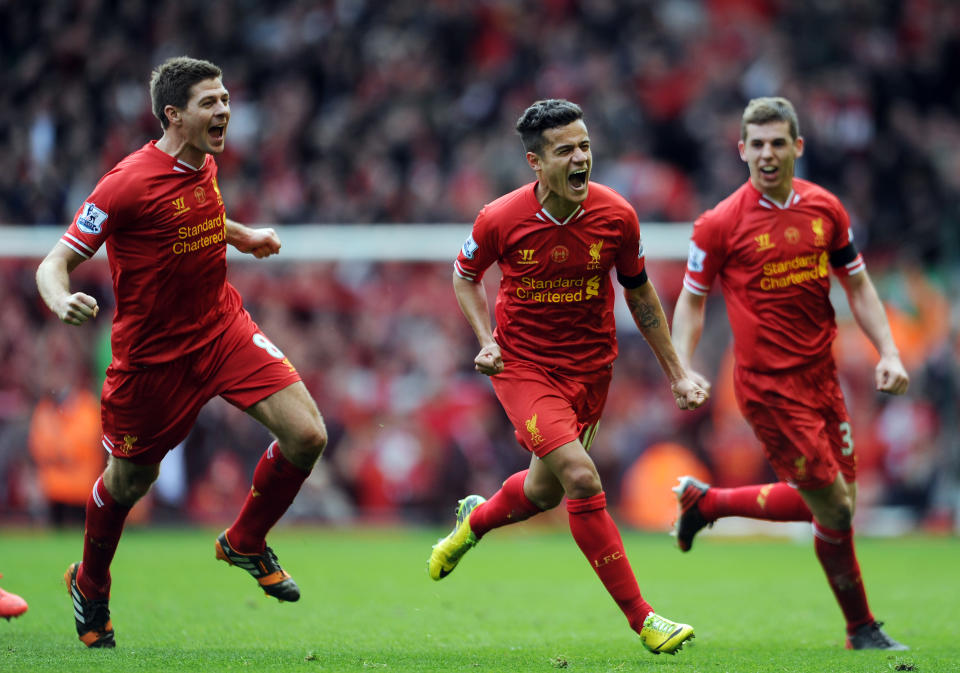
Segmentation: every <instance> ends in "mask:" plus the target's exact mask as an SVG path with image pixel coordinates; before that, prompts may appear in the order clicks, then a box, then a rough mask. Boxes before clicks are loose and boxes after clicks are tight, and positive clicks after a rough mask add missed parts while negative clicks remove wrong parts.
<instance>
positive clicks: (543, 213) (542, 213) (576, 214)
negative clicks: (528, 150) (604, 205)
mask: <svg viewBox="0 0 960 673" xmlns="http://www.w3.org/2000/svg"><path fill="white" fill-rule="evenodd" d="M530 194H531V195H532V196H533V202H534V203H535V204H536V205H537V208H539V210H537V212H536V216H537V219H538V220H541V221H542V222H553V223H554V224H555V225H557V226H558V227H562V226H564V225H566V224H569V223H571V222H573V221H574V220H579V219H580V218H581V217H583V216H584V215H585V214H586V212H587V211H586V210H584V208H583V204H582V203H581V204H580V205H578V206H577V207H576V208H574V209H573V212H572V213H570V214H569V215H567V216H566V217H565V218H564V219H563V220H558V219H557V218H555V217H554V216H553V215H551V214H550V213H549V212H548V211H547V209H546V208H544V207H543V206H542V205H541V204H540V202H539V201H538V200H537V183H536V182H534V183H533V189H532V190H531V192H530ZM587 198H589V196H588V197H587Z"/></svg>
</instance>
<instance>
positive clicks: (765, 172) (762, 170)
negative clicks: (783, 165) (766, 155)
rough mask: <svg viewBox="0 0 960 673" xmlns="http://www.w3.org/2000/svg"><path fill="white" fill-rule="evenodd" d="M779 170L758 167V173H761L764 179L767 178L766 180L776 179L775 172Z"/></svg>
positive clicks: (774, 167) (772, 167)
mask: <svg viewBox="0 0 960 673" xmlns="http://www.w3.org/2000/svg"><path fill="white" fill-rule="evenodd" d="M779 170H780V169H778V168H777V167H776V166H761V167H760V173H761V174H762V175H763V176H764V177H768V178H773V177H776V175H777V172H778V171H779Z"/></svg>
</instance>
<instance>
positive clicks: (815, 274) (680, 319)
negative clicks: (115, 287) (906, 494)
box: [673, 98, 909, 650]
mask: <svg viewBox="0 0 960 673" xmlns="http://www.w3.org/2000/svg"><path fill="white" fill-rule="evenodd" d="M739 148H740V157H741V158H742V159H743V161H745V162H746V163H747V166H748V168H749V170H750V179H749V180H748V181H747V182H746V183H745V184H744V185H743V186H742V187H740V188H739V189H738V190H737V191H735V192H734V193H733V194H732V195H730V196H729V197H727V198H726V199H724V200H723V201H721V202H720V204H719V205H717V207H716V208H714V209H712V210H709V211H707V212H706V213H704V214H703V215H702V216H701V217H700V218H699V219H698V220H697V222H696V223H695V225H694V228H693V238H692V240H691V243H690V257H689V261H688V263H687V274H686V277H685V278H684V283H683V285H684V289H683V290H682V291H681V294H680V298H679V300H678V301H677V308H676V312H675V314H674V320H673V330H674V338H675V341H676V344H677V350H678V351H679V353H680V356H681V358H682V359H683V361H684V363H685V364H687V365H689V363H690V362H691V360H692V358H693V353H694V350H695V349H696V346H697V343H698V342H699V340H700V335H701V333H702V331H703V321H704V307H705V303H706V296H707V293H708V292H709V290H710V286H711V285H712V284H713V281H714V280H715V279H719V280H720V287H721V289H722V290H723V296H724V299H725V300H726V304H727V313H728V315H729V318H730V324H731V326H732V330H733V338H734V355H735V358H736V370H735V374H734V388H735V391H736V397H737V402H738V404H739V405H740V409H741V411H742V412H743V415H744V416H745V417H746V419H747V420H748V421H749V422H750V424H751V426H752V427H753V429H754V432H755V433H756V435H757V437H758V438H759V439H760V441H761V443H762V444H763V449H764V452H765V453H766V455H767V459H768V460H769V461H770V463H771V465H772V466H773V468H774V470H775V472H776V473H777V476H778V477H780V478H781V479H782V480H783V481H781V482H778V483H775V484H761V485H755V486H746V487H743V488H733V489H720V488H710V487H709V486H708V485H707V484H704V483H702V482H700V481H698V480H696V479H694V478H692V477H682V478H681V479H680V485H679V486H677V487H676V488H675V489H674V490H675V492H676V493H677V498H678V500H679V516H678V519H677V524H676V531H675V532H676V535H677V543H678V545H679V547H680V549H681V550H683V551H688V550H689V549H690V546H691V545H692V543H693V537H694V535H696V533H697V531H699V530H700V529H701V528H703V527H704V526H706V525H708V524H711V523H712V522H713V521H715V520H716V519H718V518H720V517H725V516H744V517H752V518H759V519H769V520H775V521H810V520H811V519H812V520H813V530H814V535H815V537H814V548H815V550H816V554H817V558H818V559H819V560H820V564H821V565H822V566H823V569H824V571H825V572H826V575H827V580H828V582H829V583H830V586H831V588H832V589H833V592H834V594H835V596H836V599H837V602H838V603H839V604H840V608H841V610H842V611H843V614H844V617H845V618H846V622H847V646H848V647H851V648H854V649H885V650H902V649H907V648H906V647H905V646H903V645H901V644H900V643H898V642H897V641H895V640H893V639H892V638H890V637H889V636H888V635H887V634H886V633H884V631H883V630H882V629H881V628H880V625H879V624H878V623H877V622H876V621H875V620H874V618H873V615H872V614H871V612H870V609H869V607H868V606H867V597H866V592H865V591H864V588H863V582H862V579H861V575H860V566H859V564H858V562H857V558H856V555H855V553H854V547H853V527H852V520H853V509H854V502H855V500H856V482H855V479H856V461H857V458H856V453H855V451H854V446H853V437H852V435H851V429H850V418H849V416H848V414H847V409H846V406H845V404H844V399H843V393H842V391H841V390H840V382H839V380H838V378H837V367H836V364H835V362H834V359H833V355H832V353H831V345H832V343H833V340H834V337H835V336H836V333H837V327H836V322H835V320H834V312H833V306H832V305H831V303H830V278H829V269H831V268H832V269H833V271H834V273H835V274H836V275H837V277H838V278H839V279H840V283H841V285H842V286H843V288H844V290H845V291H846V294H847V298H848V300H849V302H850V308H851V309H852V311H853V315H854V317H855V318H856V320H857V322H858V324H859V325H860V327H861V329H862V330H863V331H864V333H865V334H866V335H867V337H869V339H870V340H871V342H872V343H873V344H874V346H876V348H877V350H878V351H879V353H880V361H879V363H878V364H877V367H876V371H875V379H876V388H877V390H879V391H882V392H886V393H892V394H897V395H899V394H902V393H904V392H905V391H906V389H907V385H908V383H909V379H908V377H907V373H906V371H905V370H904V368H903V364H902V363H901V362H900V356H899V354H898V352H897V348H896V345H895V344H894V342H893V338H892V336H891V334H890V328H889V325H888V323H887V318H886V313H885V312H884V310H883V304H881V303H880V299H879V297H878V296H877V292H876V290H875V289H874V286H873V283H871V281H870V277H869V276H868V275H867V271H866V268H865V266H864V262H863V258H862V257H861V256H860V254H859V253H858V252H857V249H856V247H855V246H854V244H853V241H852V240H851V233H850V222H849V217H848V216H847V213H846V211H845V210H844V208H843V206H842V205H841V204H840V202H839V200H838V199H837V198H836V197H835V196H834V195H833V194H831V193H830V192H828V191H827V190H825V189H823V188H822V187H819V186H817V185H815V184H813V183H811V182H808V181H806V180H801V179H799V178H796V177H794V163H795V161H796V159H797V158H798V157H800V156H801V155H802V153H803V138H802V137H801V136H800V135H799V129H798V122H797V114H796V112H795V111H794V108H793V105H792V104H791V103H790V102H789V101H788V100H786V99H784V98H758V99H754V100H752V101H750V103H749V104H748V105H747V107H746V109H745V111H744V113H743V122H742V127H741V140H740V143H739ZM693 375H694V376H696V377H697V379H698V381H700V382H701V384H702V385H704V386H707V385H708V384H707V382H706V381H705V380H704V379H703V377H701V376H700V375H699V374H696V373H694V374H693Z"/></svg>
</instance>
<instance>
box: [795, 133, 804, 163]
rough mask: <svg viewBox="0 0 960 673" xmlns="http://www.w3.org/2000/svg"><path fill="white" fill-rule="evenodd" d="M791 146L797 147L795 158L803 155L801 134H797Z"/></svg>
mask: <svg viewBox="0 0 960 673" xmlns="http://www.w3.org/2000/svg"><path fill="white" fill-rule="evenodd" d="M793 146H794V147H795V148H796V149H797V158H798V159H799V158H800V157H802V156H803V136H797V139H796V140H794V141H793Z"/></svg>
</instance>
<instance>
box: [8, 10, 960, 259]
mask: <svg viewBox="0 0 960 673" xmlns="http://www.w3.org/2000/svg"><path fill="white" fill-rule="evenodd" d="M183 53H187V54H189V55H192V56H196V57H201V58H207V59H210V60H212V61H214V62H216V63H218V64H219V65H221V66H222V67H223V69H224V73H225V82H226V84H227V86H228V88H229V89H230V92H231V95H232V97H233V119H232V122H231V125H230V132H229V142H228V143H227V147H228V150H227V153H226V155H225V156H224V157H223V159H222V160H221V162H220V164H221V175H222V179H221V184H222V185H223V188H224V194H225V197H226V199H227V202H228V203H229V204H230V208H231V211H232V212H233V214H234V215H235V216H236V217H238V218H239V219H241V220H243V221H247V222H280V223H300V222H337V223H345V222H346V223H349V222H442V221H447V222H463V221H470V220H472V218H473V216H474V215H475V213H476V211H477V209H478V208H479V206H481V205H482V204H483V203H485V202H486V201H488V200H490V199H491V198H492V197H494V196H496V195H499V194H500V193H503V192H505V191H507V190H509V189H512V188H513V187H514V186H516V185H517V184H520V183H522V182H523V181H526V180H527V179H529V177H530V175H529V169H528V168H527V167H526V165H525V163H524V162H523V159H522V153H521V152H520V151H519V142H518V140H517V138H516V137H514V135H513V133H512V131H511V129H512V126H513V123H514V121H515V120H516V118H517V117H518V115H519V113H520V112H521V111H522V110H523V109H524V107H526V105H527V104H529V103H530V102H531V101H533V100H535V99H537V98H543V97H568V98H570V99H572V100H575V101H577V102H579V103H581V104H582V105H583V107H584V108H585V110H586V113H587V121H588V122H589V125H590V126H589V127H590V131H591V135H592V138H593V142H594V148H595V154H596V160H597V171H596V173H595V176H594V177H595V178H596V179H597V180H599V181H601V182H606V183H607V184H610V185H612V186H613V187H615V188H617V189H618V190H619V191H621V192H622V193H623V194H624V195H625V196H627V197H628V198H629V199H630V200H631V202H632V203H633V204H634V206H635V207H636V208H637V210H638V212H639V214H640V218H641V220H654V221H655V220H663V221H689V220H690V219H691V218H692V217H694V216H695V215H696V214H697V213H698V212H699V211H700V210H701V209H702V208H703V207H704V206H706V205H709V204H712V203H714V202H715V201H716V200H717V199H718V198H719V197H721V196H723V195H725V194H726V193H729V191H731V189H732V188H733V187H735V186H737V185H738V184H739V182H740V181H741V180H742V179H743V171H742V167H741V166H739V165H738V162H739V159H738V157H737V156H736V152H735V147H734V143H735V140H736V138H737V135H738V121H739V115H740V112H741V111H742V109H743V105H744V103H745V101H746V100H747V99H749V98H751V97H754V96H758V95H771V94H783V95H786V96H788V97H790V98H791V99H793V101H794V102H795V103H796V104H797V107H798V109H799V112H800V118H801V122H802V131H803V132H804V134H805V136H806V138H807V141H808V144H807V154H806V159H805V160H804V161H803V162H802V166H801V170H802V171H803V172H804V173H805V174H808V175H809V176H811V177H813V178H815V179H816V181H817V182H820V183H822V184H824V185H825V186H826V187H828V188H830V189H832V190H834V191H836V192H837V193H838V194H840V195H841V197H842V198H844V200H845V202H846V203H847V204H848V206H849V207H850V209H851V211H852V213H853V215H854V218H855V221H856V223H857V233H858V234H861V235H862V239H861V240H862V241H863V242H869V245H870V246H871V247H872V248H874V249H875V250H884V251H891V252H892V251H894V250H896V251H898V252H899V253H900V254H911V255H914V256H917V257H918V258H920V259H922V260H924V261H939V260H941V259H943V257H944V256H946V255H950V256H952V259H956V257H957V255H958V249H960V240H958V239H960V235H958V233H957V231H958V229H960V226H958V224H960V223H958V194H960V118H958V116H957V115H956V110H957V109H960V100H958V98H960V89H958V87H957V86H956V78H955V73H956V72H958V71H960V5H957V3H955V2H953V1H952V0H905V1H903V2H889V1H884V2H873V1H870V0H852V1H850V2H826V1H816V2H803V3H796V2H786V1H784V0H671V1H670V2H659V1H654V0H546V1H544V0H520V1H514V0H509V1H508V0H483V1H478V2H463V1H461V0H394V1H392V2H375V1H371V0H313V1H309V0H280V1H278V2H263V1H258V0H223V1H222V2H217V3H213V4H211V3H209V2H199V1H197V0H179V1H177V2H173V1H169V2H147V1H146V0H123V1H122V2H121V1H119V0H82V1H81V0H74V1H72V2H57V3H23V2H15V1H14V0H0V61H2V63H3V68H0V146H2V147H3V149H4V151H3V152H0V222H2V223H7V224H30V223H42V224H49V223H63V222H66V221H67V220H69V219H70V217H71V216H72V214H73V213H74V211H75V210H76V208H77V207H78V204H79V203H82V198H83V197H84V196H85V195H86V194H87V193H89V189H90V188H91V186H92V185H93V183H94V182H95V180H96V179H97V178H98V177H99V176H100V175H102V174H103V173H104V172H105V171H106V170H108V169H109V168H110V167H111V166H112V165H113V164H114V163H115V162H116V161H117V160H118V159H120V158H121V157H123V156H124V155H126V154H127V153H128V152H129V151H130V150H131V149H132V148H135V147H139V145H141V144H142V143H144V142H146V141H147V140H148V139H151V138H155V137H157V136H158V135H159V126H158V122H157V120H156V119H155V118H154V117H153V116H152V114H151V111H150V104H149V97H148V92H147V87H146V82H147V79H148V76H149V73H150V70H151V68H152V67H153V66H154V65H155V64H156V63H158V62H160V61H162V60H163V59H164V58H166V57H169V56H173V55H179V54H183Z"/></svg>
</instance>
